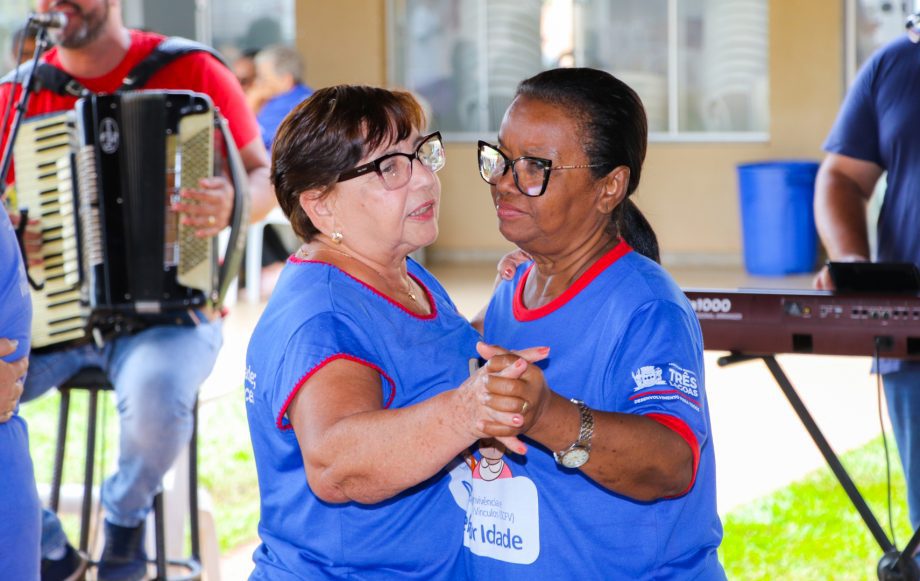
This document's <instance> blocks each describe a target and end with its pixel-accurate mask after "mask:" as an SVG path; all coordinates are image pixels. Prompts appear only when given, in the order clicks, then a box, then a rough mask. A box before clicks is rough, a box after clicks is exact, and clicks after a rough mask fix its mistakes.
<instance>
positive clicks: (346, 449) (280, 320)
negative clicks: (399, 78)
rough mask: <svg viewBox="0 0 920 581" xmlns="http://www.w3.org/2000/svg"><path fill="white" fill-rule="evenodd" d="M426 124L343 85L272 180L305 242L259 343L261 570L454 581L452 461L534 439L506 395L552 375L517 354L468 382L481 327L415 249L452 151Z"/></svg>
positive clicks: (299, 126)
mask: <svg viewBox="0 0 920 581" xmlns="http://www.w3.org/2000/svg"><path fill="white" fill-rule="evenodd" d="M424 126H425V119H424V116H423V114H422V111H421V109H420V107H419V105H418V103H417V102H416V101H415V100H414V99H413V98H412V97H411V96H410V95H409V94H408V93H402V92H392V91H387V90H384V89H378V88H371V87H357V86H338V87H331V88H326V89H322V90H320V91H317V92H316V93H315V94H314V95H313V96H312V97H310V98H309V99H307V100H306V101H304V102H303V103H302V104H300V105H299V106H298V107H297V108H296V109H294V111H292V112H291V114H290V115H289V116H288V117H287V118H286V119H285V121H284V122H283V123H282V125H281V128H280V130H279V132H278V135H277V137H276V140H275V144H274V148H273V159H272V172H271V173H272V181H273V184H274V186H275V192H276V196H277V198H278V201H279V203H280V205H281V208H282V209H283V210H284V212H285V214H286V215H287V217H288V218H289V219H290V221H291V224H292V226H293V228H294V231H295V232H296V233H297V235H298V236H299V237H300V238H301V239H302V240H303V241H304V244H303V246H302V247H301V248H300V249H299V250H298V251H297V253H296V254H295V255H294V256H292V257H291V258H290V259H289V260H288V263H287V265H286V266H285V269H284V271H283V272H282V274H281V278H280V279H279V282H278V286H277V287H276V288H275V291H274V294H273V295H272V298H271V300H270V301H269V303H268V306H267V307H266V309H265V312H264V313H263V315H262V318H261V319H260V321H259V323H258V325H257V327H256V329H255V331H254V333H253V336H252V338H251V340H250V344H249V351H248V354H247V361H246V365H247V368H246V381H245V397H246V402H247V412H248V417H249V427H250V432H251V435H252V441H253V448H254V451H255V458H256V467H257V470H258V475H259V487H260V493H261V498H262V505H261V508H262V512H261V520H260V523H259V534H260V536H261V538H262V544H261V545H260V546H259V548H258V549H257V550H256V552H255V554H254V560H255V563H256V569H255V572H254V573H253V578H255V579H272V580H279V579H280V580H284V579H320V578H329V579H332V578H342V577H355V578H362V579H366V578H401V579H402V578H418V579H438V578H445V579H448V578H455V577H456V576H457V575H458V566H459V564H460V561H459V555H460V550H461V546H462V544H461V543H462V533H461V528H462V523H463V518H464V515H463V511H462V510H460V509H459V508H458V507H457V505H456V503H455V502H454V501H453V499H452V497H451V493H450V491H449V489H448V480H449V479H448V477H447V471H446V469H447V467H448V465H449V464H451V463H452V462H455V460H456V458H457V457H458V455H459V454H460V453H461V452H463V451H464V450H466V449H467V448H468V447H469V446H470V445H472V444H473V443H474V442H475V441H476V440H477V439H479V438H482V437H490V436H491V437H505V436H507V437H508V438H505V439H504V440H503V441H504V442H505V443H506V444H508V445H510V446H512V447H513V448H514V449H517V450H523V448H522V446H521V444H520V442H519V441H518V440H516V439H515V438H511V437H510V436H513V434H515V433H516V432H517V431H518V428H519V427H520V426H521V425H522V423H523V417H522V415H521V414H520V413H519V412H520V409H521V408H522V407H523V401H522V400H520V399H519V398H517V397H514V396H502V395H500V392H502V391H510V390H512V389H514V388H515V385H516V384H517V383H519V382H522V381H527V382H533V381H534V378H533V377H532V376H533V375H539V370H538V369H537V368H535V367H533V366H529V365H527V363H526V362H525V361H523V360H521V359H518V358H516V357H511V358H508V357H505V358H504V359H502V361H504V362H505V363H506V365H504V366H503V365H502V364H501V362H499V361H497V360H496V361H492V362H491V369H490V372H491V375H487V374H486V370H484V369H483V370H480V371H478V372H475V373H474V374H473V376H472V377H469V375H470V359H471V358H475V357H476V356H477V354H476V350H475V349H476V343H477V341H478V339H479V335H478V333H477V332H476V331H475V330H474V329H473V328H472V327H471V326H470V325H469V323H468V322H467V321H466V320H465V319H464V318H463V317H462V316H461V315H460V314H459V313H458V312H457V309H456V307H455V306H454V304H453V303H452V302H451V301H450V299H449V298H448V296H447V293H446V292H445V291H444V289H443V288H442V287H441V285H440V284H438V282H437V280H435V279H434V277H433V276H432V275H431V274H429V273H428V272H427V271H426V270H425V269H424V268H422V267H421V266H420V265H419V264H418V263H416V262H415V261H413V260H412V259H411V258H407V257H408V255H409V253H411V252H413V251H414V250H416V249H418V248H421V247H424V246H426V245H427V244H430V243H431V242H432V241H434V239H435V238H436V236H437V233H438V226H437V216H438V209H439V202H440V182H439V181H438V178H437V176H436V175H435V173H436V172H437V171H438V170H440V169H441V167H443V165H444V161H445V157H444V148H443V144H442V143H441V136H440V135H439V134H438V133H430V134H427V135H423V134H422V133H421V131H422V128H423V127H424ZM545 354H546V350H545V349H533V350H531V351H529V352H526V353H523V354H522V355H524V356H525V357H527V358H528V359H530V360H537V359H539V358H541V357H543V356H545ZM487 389H488V390H489V391H487ZM492 392H495V393H492Z"/></svg>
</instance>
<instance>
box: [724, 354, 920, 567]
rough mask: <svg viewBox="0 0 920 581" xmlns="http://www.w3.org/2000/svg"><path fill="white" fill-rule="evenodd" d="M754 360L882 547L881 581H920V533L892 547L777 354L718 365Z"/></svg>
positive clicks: (733, 356)
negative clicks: (901, 546) (765, 371)
mask: <svg viewBox="0 0 920 581" xmlns="http://www.w3.org/2000/svg"><path fill="white" fill-rule="evenodd" d="M754 359H761V360H763V362H764V363H765V364H766V366H767V369H769V370H770V373H771V374H772V375H773V379H774V380H776V383H777V385H779V387H780V389H781V390H783V395H785V396H786V399H788V400H789V403H790V404H791V405H792V409H794V410H795V413H796V415H798V416H799V420H801V422H802V425H803V426H805V429H806V430H808V435H810V436H811V439H812V440H813V441H814V443H815V445H816V446H818V450H820V452H821V455H822V456H824V460H825V461H826V462H827V465H828V466H829V467H830V469H831V471H832V472H833V473H834V476H835V477H836V478H837V481H838V482H839V483H840V485H841V486H842V487H843V490H844V492H846V494H847V496H848V497H849V498H850V502H852V503H853V506H854V507H855V508H856V510H857V512H859V516H861V517H862V519H863V522H865V523H866V527H868V529H869V532H870V533H872V536H873V537H875V541H876V542H877V543H878V545H879V547H881V549H882V553H883V556H882V558H881V560H880V561H879V564H878V578H879V580H880V581H920V567H918V565H917V561H915V560H914V559H913V558H912V557H911V555H913V554H914V552H915V551H916V550H917V547H918V546H920V529H918V530H917V531H916V532H914V535H913V536H912V537H911V539H910V541H908V542H907V545H906V546H905V547H904V550H903V551H898V549H897V547H895V546H894V545H893V544H892V542H891V540H890V539H889V538H888V535H887V534H885V531H884V529H882V526H881V524H879V522H878V519H876V518H875V515H874V514H873V513H872V510H871V509H870V508H869V505H867V504H866V501H865V499H863V497H862V494H860V492H859V489H857V488H856V485H855V484H854V483H853V480H852V479H851V478H850V475H849V474H848V473H847V471H846V469H844V467H843V464H841V463H840V459H839V458H838V457H837V454H835V453H834V450H833V449H831V446H830V444H829V443H828V441H827V439H826V438H825V437H824V434H823V433H822V432H821V430H820V428H818V424H817V423H815V420H814V418H813V417H812V416H811V413H809V411H808V408H806V407H805V404H804V403H803V402H802V399H801V398H800V397H799V394H798V393H797V392H796V391H795V388H794V387H793V386H792V382H791V381H789V377H787V376H786V372H785V371H783V368H782V367H780V365H779V363H778V362H777V361H776V356H775V354H772V353H771V354H745V353H738V352H732V353H731V354H730V355H726V356H723V357H719V359H718V364H719V366H720V367H725V366H727V365H732V364H734V363H741V362H744V361H751V360H754Z"/></svg>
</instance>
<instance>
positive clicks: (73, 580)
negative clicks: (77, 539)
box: [41, 543, 89, 581]
mask: <svg viewBox="0 0 920 581" xmlns="http://www.w3.org/2000/svg"><path fill="white" fill-rule="evenodd" d="M88 566H89V559H87V558H86V557H85V556H84V555H83V554H82V553H80V551H78V550H76V549H75V548H73V546H72V545H71V544H70V543H67V546H66V547H65V549H64V556H63V557H61V558H60V559H42V568H41V576H42V581H81V580H82V579H83V577H84V575H85V574H86V568H87V567H88Z"/></svg>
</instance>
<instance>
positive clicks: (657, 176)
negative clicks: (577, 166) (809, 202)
mask: <svg viewBox="0 0 920 581" xmlns="http://www.w3.org/2000/svg"><path fill="white" fill-rule="evenodd" d="M296 11H297V12H296V16H297V22H298V28H297V39H298V40H297V43H298V48H299V49H300V51H301V52H302V54H303V55H304V57H305V58H306V61H307V64H308V73H307V79H308V82H309V83H310V84H311V85H312V86H314V87H320V86H325V85H330V84H336V83H368V84H378V85H383V84H385V83H386V80H387V71H386V50H387V41H386V14H387V11H386V1H385V0H336V1H335V2H329V1H327V0H298V1H297V3H296ZM843 14H844V13H843V0H808V1H802V0H771V1H770V5H769V22H770V30H769V41H770V52H769V59H770V132H769V135H770V137H769V140H768V141H767V142H766V143H703V144H701V143H652V144H650V147H649V151H648V156H647V158H646V164H645V168H644V171H643V178H642V184H641V185H640V187H639V190H638V192H637V194H636V198H635V200H636V202H637V203H638V205H639V207H640V208H641V209H642V210H643V211H644V212H645V213H646V215H647V216H648V218H649V220H650V221H651V223H652V225H653V227H654V228H655V230H656V232H657V233H658V236H659V240H660V242H661V247H662V252H663V254H664V256H665V260H666V261H667V262H672V263H676V262H683V263H688V262H702V263H713V264H740V263H741V260H742V259H741V228H740V218H739V208H738V192H737V177H736V170H735V167H736V165H737V164H738V163H744V162H748V161H759V160H769V159H790V158H794V159H815V160H819V159H820V158H821V156H822V153H821V143H822V141H823V139H824V137H825V135H826V134H827V132H828V130H829V129H830V126H831V124H832V123H833V121H834V118H835V116H836V113H837V108H838V106H839V104H840V100H841V98H842V96H843V90H844V87H843ZM640 96H641V95H640ZM484 138H486V139H489V138H494V136H489V135H487V136H484ZM447 151H448V163H447V167H445V168H444V170H443V171H442V172H441V174H440V177H441V183H442V186H443V194H442V206H441V217H440V224H441V234H440V237H439V239H438V241H437V242H436V243H435V245H434V246H433V247H432V248H431V249H430V250H431V254H430V256H432V257H435V258H439V259H467V258H490V259H491V258H492V257H494V256H497V255H499V254H500V253H502V252H503V251H505V250H506V249H508V248H509V245H508V243H507V242H506V241H505V240H504V239H503V238H502V237H501V235H500V234H498V231H497V229H496V220H495V215H494V210H493V209H492V207H491V203H490V199H489V195H488V187H487V186H486V184H484V183H483V182H482V180H481V179H480V178H479V175H478V173H477V171H476V146H475V144H474V143H449V144H448V145H447ZM777 243H778V244H781V243H782V242H781V241H777Z"/></svg>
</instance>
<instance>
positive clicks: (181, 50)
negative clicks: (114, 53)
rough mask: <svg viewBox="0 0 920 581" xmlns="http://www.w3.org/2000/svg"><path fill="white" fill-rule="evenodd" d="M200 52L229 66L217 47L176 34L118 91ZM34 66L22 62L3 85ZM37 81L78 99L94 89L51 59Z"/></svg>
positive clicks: (137, 67) (39, 85)
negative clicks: (184, 57)
mask: <svg viewBox="0 0 920 581" xmlns="http://www.w3.org/2000/svg"><path fill="white" fill-rule="evenodd" d="M196 52H206V53H208V54H210V55H211V56H213V57H214V58H216V59H217V60H218V61H219V62H220V63H221V64H223V65H224V66H225V67H227V68H229V66H228V65H227V62H226V61H225V60H224V58H223V57H222V56H221V55H220V53H218V52H217V51H216V50H214V49H213V48H211V47H209V46H207V45H205V44H201V43H200V42H195V41H193V40H188V39H186V38H182V37H179V36H173V37H170V38H166V39H164V40H163V41H162V42H160V44H158V45H157V46H156V48H154V49H153V50H152V51H151V52H150V54H148V55H147V56H146V57H144V59H143V60H141V62H139V63H137V64H136V65H134V67H133V68H132V69H131V70H130V71H129V72H128V74H127V75H126V76H125V78H124V79H123V80H122V82H121V86H120V87H119V88H118V91H131V90H136V89H140V88H141V87H143V86H144V85H146V84H147V82H148V81H149V80H150V78H151V77H152V76H153V75H155V74H156V73H157V72H158V71H159V70H160V69H162V68H163V67H165V66H166V65H168V64H169V63H171V62H173V61H174V60H176V59H178V58H180V57H183V56H185V55H187V54H192V53H196ZM31 68H32V63H31V62H27V63H25V64H22V65H20V66H19V67H17V68H16V69H13V70H12V71H10V72H9V73H7V74H6V75H5V76H4V77H2V78H0V85H4V84H8V83H12V82H14V81H15V82H20V83H21V82H22V80H23V79H25V78H27V77H28V72H29V70H30V69H31ZM34 82H35V83H36V87H35V90H36V91H40V90H42V89H44V90H48V91H51V92H53V93H57V94H58V95H64V96H71V97H77V98H79V97H85V96H87V95H89V94H90V91H89V90H88V89H87V88H86V87H84V86H83V84H82V83H80V81H78V80H76V79H75V78H74V77H73V76H72V75H71V74H70V73H68V72H66V71H64V70H62V69H59V68H57V67H56V66H54V65H52V64H49V63H47V62H41V63H39V65H38V68H36V69H35V76H34Z"/></svg>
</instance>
